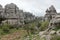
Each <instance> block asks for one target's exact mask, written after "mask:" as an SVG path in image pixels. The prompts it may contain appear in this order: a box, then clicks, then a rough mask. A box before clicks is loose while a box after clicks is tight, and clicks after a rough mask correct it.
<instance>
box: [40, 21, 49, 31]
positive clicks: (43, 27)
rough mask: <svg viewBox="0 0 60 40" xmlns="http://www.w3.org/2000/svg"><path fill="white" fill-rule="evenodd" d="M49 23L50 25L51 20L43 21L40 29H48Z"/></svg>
mask: <svg viewBox="0 0 60 40" xmlns="http://www.w3.org/2000/svg"><path fill="white" fill-rule="evenodd" d="M48 25H49V21H44V22H41V27H40V30H42V31H43V30H45V29H47V27H48Z"/></svg>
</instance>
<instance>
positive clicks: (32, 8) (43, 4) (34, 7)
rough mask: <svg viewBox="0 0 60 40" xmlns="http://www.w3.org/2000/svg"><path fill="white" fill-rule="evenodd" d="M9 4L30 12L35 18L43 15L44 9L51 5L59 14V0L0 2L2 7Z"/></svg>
mask: <svg viewBox="0 0 60 40" xmlns="http://www.w3.org/2000/svg"><path fill="white" fill-rule="evenodd" d="M9 3H14V4H16V5H17V6H18V7H19V9H23V10H24V11H29V12H32V13H33V14H34V15H36V16H42V15H44V14H45V11H46V9H47V8H49V7H50V6H51V5H54V6H55V8H56V10H57V11H58V12H60V0H0V4H1V5H3V7H4V6H5V5H6V4H9Z"/></svg>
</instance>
